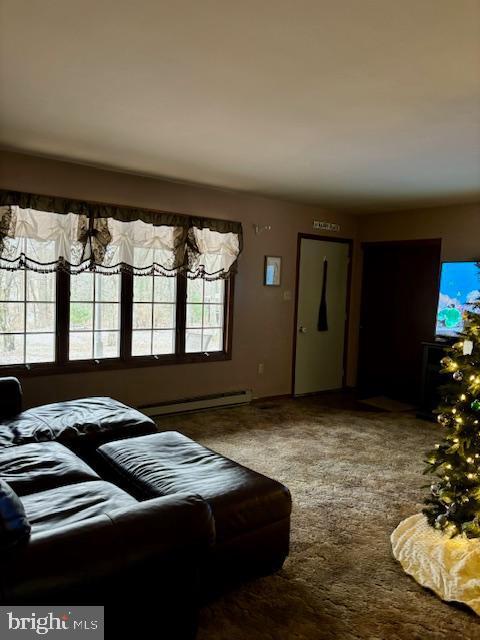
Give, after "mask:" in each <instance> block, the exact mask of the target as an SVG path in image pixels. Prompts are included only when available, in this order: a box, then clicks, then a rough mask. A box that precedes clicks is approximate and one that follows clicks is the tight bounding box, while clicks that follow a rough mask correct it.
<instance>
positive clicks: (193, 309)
mask: <svg viewBox="0 0 480 640" xmlns="http://www.w3.org/2000/svg"><path fill="white" fill-rule="evenodd" d="M202 309H203V305H201V304H187V327H201V326H202Z"/></svg>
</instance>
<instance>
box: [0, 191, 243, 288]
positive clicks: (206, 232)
mask: <svg viewBox="0 0 480 640" xmlns="http://www.w3.org/2000/svg"><path fill="white" fill-rule="evenodd" d="M241 250H242V226H241V224H240V223H239V222H232V221H229V220H217V219H210V218H199V217H193V216H184V215H177V214H171V213H165V212H155V211H149V210H145V209H137V208H129V207H116V206H108V205H104V204H96V203H88V202H81V201H77V200H66V199H64V198H55V197H48V196H37V195H32V194H26V193H20V192H13V191H0V268H1V269H18V268H23V267H25V268H27V269H33V270H36V271H55V270H57V269H67V270H69V271H70V272H72V273H78V272H80V271H85V270H87V269H95V270H98V271H101V272H103V273H117V272H118V271H121V270H124V269H126V270H131V271H133V272H134V273H136V274H139V275H142V274H149V273H153V272H157V273H160V274H163V275H177V274H178V273H181V272H184V273H185V274H186V275H187V276H188V277H191V278H205V279H209V280H214V279H218V278H226V277H228V276H229V275H230V274H231V273H233V272H234V271H235V270H236V263H237V258H238V256H239V255H240V252H241Z"/></svg>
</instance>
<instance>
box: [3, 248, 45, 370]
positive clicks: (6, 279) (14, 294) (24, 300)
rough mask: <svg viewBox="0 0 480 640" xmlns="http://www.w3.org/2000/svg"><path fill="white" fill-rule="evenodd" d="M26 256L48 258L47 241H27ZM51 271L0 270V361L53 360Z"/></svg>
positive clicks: (31, 362)
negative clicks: (28, 254) (27, 251)
mask: <svg viewBox="0 0 480 640" xmlns="http://www.w3.org/2000/svg"><path fill="white" fill-rule="evenodd" d="M28 243H29V245H30V246H29V251H30V255H35V256H36V257H38V258H39V260H45V261H47V260H48V258H49V253H50V251H49V249H50V247H49V246H48V245H49V243H42V242H36V241H33V240H29V241H28ZM55 298H56V292H55V274H54V273H37V272H34V271H28V270H26V269H19V270H17V271H5V270H0V363H1V364H3V365H15V364H33V363H37V362H54V360H55V326H56V323H55V310H56V306H55Z"/></svg>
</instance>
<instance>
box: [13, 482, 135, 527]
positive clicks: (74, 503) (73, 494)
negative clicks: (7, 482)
mask: <svg viewBox="0 0 480 640" xmlns="http://www.w3.org/2000/svg"><path fill="white" fill-rule="evenodd" d="M22 502H23V506H24V508H25V513H26V515H27V518H28V520H29V522H30V524H31V526H32V533H39V532H43V531H50V530H51V529H54V528H56V527H63V526H65V525H67V524H72V523H74V522H80V521H82V520H86V519H88V518H93V517H95V516H98V515H101V514H102V513H108V512H109V511H113V510H114V509H121V508H124V507H130V506H132V505H135V504H138V503H137V500H135V498H132V496H130V495H128V493H126V492H125V491H122V489H119V488H118V487H116V486H115V485H114V484H110V483H109V482H104V481H103V480H100V481H91V482H81V483H78V484H69V485H67V486H64V487H58V488H56V489H49V490H48V491H41V492H39V493H32V494H30V495H26V496H23V498H22Z"/></svg>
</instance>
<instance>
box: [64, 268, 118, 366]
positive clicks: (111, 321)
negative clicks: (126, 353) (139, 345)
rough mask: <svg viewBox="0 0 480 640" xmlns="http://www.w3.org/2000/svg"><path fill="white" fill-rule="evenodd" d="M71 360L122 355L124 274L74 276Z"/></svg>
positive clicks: (71, 309)
mask: <svg viewBox="0 0 480 640" xmlns="http://www.w3.org/2000/svg"><path fill="white" fill-rule="evenodd" d="M69 333H70V340H69V347H70V348H69V359H70V360H88V359H91V358H94V359H101V358H118V357H119V355H120V274H118V273H117V274H114V275H104V274H102V273H91V272H88V271H84V272H83V273H79V274H73V275H72V276H70V331H69Z"/></svg>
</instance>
